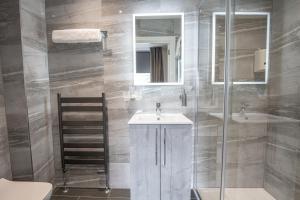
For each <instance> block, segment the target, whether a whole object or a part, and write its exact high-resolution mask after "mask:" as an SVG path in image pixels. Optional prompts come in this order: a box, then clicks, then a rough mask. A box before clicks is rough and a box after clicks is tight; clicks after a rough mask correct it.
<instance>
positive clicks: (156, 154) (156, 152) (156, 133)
mask: <svg viewBox="0 0 300 200" xmlns="http://www.w3.org/2000/svg"><path fill="white" fill-rule="evenodd" d="M157 140H158V130H157V128H156V130H155V165H157V164H158V149H157V148H158V142H157Z"/></svg>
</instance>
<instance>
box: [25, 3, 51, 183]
mask: <svg viewBox="0 0 300 200" xmlns="http://www.w3.org/2000/svg"><path fill="white" fill-rule="evenodd" d="M20 17H21V38H22V55H23V73H24V87H25V93H26V100H27V108H28V122H29V133H30V144H31V145H30V146H31V155H32V168H33V177H34V180H35V181H50V180H52V179H53V177H54V156H53V141H52V120H51V107H50V87H49V72H48V49H47V34H46V19H45V0H21V1H20Z"/></svg>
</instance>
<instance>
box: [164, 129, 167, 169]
mask: <svg viewBox="0 0 300 200" xmlns="http://www.w3.org/2000/svg"><path fill="white" fill-rule="evenodd" d="M166 165H167V129H166V128H164V166H166Z"/></svg>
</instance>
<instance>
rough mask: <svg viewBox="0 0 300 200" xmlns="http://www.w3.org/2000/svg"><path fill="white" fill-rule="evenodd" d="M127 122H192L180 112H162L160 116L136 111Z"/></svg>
mask: <svg viewBox="0 0 300 200" xmlns="http://www.w3.org/2000/svg"><path fill="white" fill-rule="evenodd" d="M128 124H129V125H131V124H193V122H192V121H191V120H190V119H188V118H187V117H186V116H184V115H183V114H181V113H162V114H161V115H160V117H158V116H157V115H156V113H136V114H134V115H133V117H132V118H131V119H130V120H129V122H128Z"/></svg>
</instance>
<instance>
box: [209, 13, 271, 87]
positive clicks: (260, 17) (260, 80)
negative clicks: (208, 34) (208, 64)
mask: <svg viewBox="0 0 300 200" xmlns="http://www.w3.org/2000/svg"><path fill="white" fill-rule="evenodd" d="M231 32H232V34H233V36H232V38H233V39H234V41H233V43H234V44H235V46H233V47H232V48H231V49H232V51H231V58H232V59H233V60H232V63H234V66H235V67H236V68H235V69H233V70H232V72H233V74H232V78H233V82H234V84H266V83H267V79H268V62H269V61H268V59H269V54H268V53H269V33H270V15H269V13H265V12H238V13H235V20H234V22H233V26H232V31H231ZM212 38H213V41H212V43H213V48H212V49H213V52H212V83H213V84H223V83H224V52H225V13H222V12H217V13H214V14H213V37H212Z"/></svg>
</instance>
